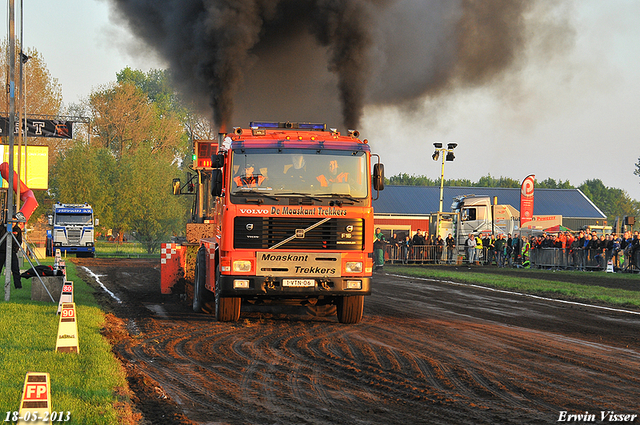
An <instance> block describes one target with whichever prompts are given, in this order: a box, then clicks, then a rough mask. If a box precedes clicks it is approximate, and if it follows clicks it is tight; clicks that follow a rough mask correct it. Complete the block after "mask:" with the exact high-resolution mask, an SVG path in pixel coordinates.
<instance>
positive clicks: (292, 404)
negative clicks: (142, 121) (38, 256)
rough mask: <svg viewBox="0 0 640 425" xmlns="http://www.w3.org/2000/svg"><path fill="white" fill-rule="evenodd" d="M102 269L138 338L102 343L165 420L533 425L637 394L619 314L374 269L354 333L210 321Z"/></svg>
mask: <svg viewBox="0 0 640 425" xmlns="http://www.w3.org/2000/svg"><path fill="white" fill-rule="evenodd" d="M88 267H90V268H91V269H92V270H93V268H92V267H91V266H88ZM114 267H116V266H115V265H111V266H109V265H107V264H104V263H102V264H100V265H98V266H96V267H95V270H94V272H96V273H99V274H102V275H105V276H106V278H103V283H104V284H105V285H107V286H108V287H110V288H111V289H112V290H117V293H119V294H123V302H124V303H126V304H127V309H128V310H129V311H125V310H126V309H124V310H123V309H121V310H118V311H119V312H120V314H121V316H123V320H129V321H132V322H133V323H135V325H136V326H134V327H135V328H137V329H138V330H139V332H140V334H139V335H138V336H135V335H132V336H131V337H130V338H129V339H127V340H126V341H121V342H119V343H115V348H114V349H115V350H116V352H118V353H119V356H120V358H122V359H123V361H124V363H125V364H126V365H129V366H131V365H133V367H134V368H135V369H136V371H137V372H138V373H140V374H142V375H145V376H148V377H150V378H151V379H152V380H153V381H155V382H157V385H158V386H159V387H161V388H162V390H163V392H164V393H165V394H167V395H168V396H169V398H170V399H171V400H173V401H174V402H176V403H178V405H177V408H178V409H180V410H181V412H182V413H183V414H184V416H185V417H186V418H188V421H191V422H188V421H183V422H179V421H178V422H175V423H207V422H220V423H233V424H235V423H238V424H239V423H251V424H272V423H281V424H304V423H313V424H335V423H380V424H382V423H384V424H402V425H405V424H406V423H434V424H449V423H459V424H476V423H480V424H482V423H487V424H489V423H518V424H520V423H531V424H534V423H535V424H537V423H556V422H557V418H558V412H559V411H560V410H570V411H575V412H584V411H586V410H588V411H597V410H606V409H609V410H616V411H629V412H630V413H636V412H634V411H633V409H637V400H638V399H640V373H639V372H638V371H639V370H640V351H639V348H640V343H638V344H637V345H634V346H631V347H625V344H628V342H629V341H635V340H636V339H634V338H635V337H634V336H633V334H630V332H634V331H637V329H638V327H637V322H636V321H637V319H628V318H627V317H625V316H624V315H621V314H617V313H606V314H605V315H603V314H602V313H597V314H595V313H591V312H589V311H586V309H579V308H572V307H565V306H557V305H551V306H549V305H546V304H545V303H544V302H541V301H539V300H536V301H529V300H522V299H517V298H514V297H510V296H509V295H506V294H486V293H483V291H481V290H479V289H471V288H470V289H468V290H466V289H461V288H459V287H456V288H450V287H448V286H447V285H445V284H438V283H437V282H433V283H431V282H430V283H424V282H404V281H402V280H400V279H397V278H393V277H388V276H384V275H380V276H376V279H375V285H374V288H375V290H374V294H373V295H372V296H371V297H368V298H367V301H366V302H365V317H364V319H363V321H362V322H361V323H360V324H358V325H347V326H345V325H342V324H339V323H337V320H335V318H334V317H329V318H318V317H308V316H303V315H296V314H282V313H277V314H276V313H271V312H256V311H253V310H252V311H249V312H247V311H243V316H242V318H241V321H240V322H237V323H218V322H216V321H215V320H213V319H212V318H211V317H207V316H203V315H196V314H194V313H192V312H190V311H189V306H188V305H185V304H184V303H182V302H180V301H179V300H178V299H177V298H175V297H174V298H167V297H161V296H158V295H157V294H155V293H154V291H156V290H158V291H159V283H155V282H154V283H153V285H146V284H133V283H132V281H133V282H135V281H136V280H137V279H142V278H141V277H140V274H143V273H145V272H148V270H146V271H145V270H144V267H141V268H142V270H139V271H138V274H136V271H135V268H131V269H128V270H127V273H128V274H129V276H128V278H127V279H121V278H120V277H119V276H121V275H120V274H119V272H116V271H115V270H113V269H114ZM105 280H106V282H105ZM141 299H144V300H146V301H145V303H147V304H151V306H150V309H146V308H145V307H144V306H145V303H142V302H139V301H136V300H141ZM140 309H142V310H146V312H143V311H141V310H140ZM138 310H140V311H138ZM521 316H522V317H521ZM605 316H606V317H605ZM634 320H636V321H634ZM581 323H585V326H583V327H581V325H580V324H581ZM612 323H614V324H615V325H616V326H612ZM604 333H607V335H606V338H605V340H602V336H603V335H602V334H604ZM133 367H129V369H132V368H133ZM165 423H167V422H165Z"/></svg>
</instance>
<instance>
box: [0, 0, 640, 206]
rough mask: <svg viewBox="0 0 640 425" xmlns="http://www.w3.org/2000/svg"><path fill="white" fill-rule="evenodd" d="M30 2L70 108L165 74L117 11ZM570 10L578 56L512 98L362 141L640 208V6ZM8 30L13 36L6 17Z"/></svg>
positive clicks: (28, 9) (390, 117)
mask: <svg viewBox="0 0 640 425" xmlns="http://www.w3.org/2000/svg"><path fill="white" fill-rule="evenodd" d="M15 1H16V11H17V14H16V19H19V8H20V0H15ZM4 3H5V5H6V4H7V3H6V2H4ZM24 3H25V6H24V43H25V46H26V47H32V48H35V49H37V50H38V51H39V52H40V54H41V55H42V56H43V58H44V60H45V62H46V63H47V66H48V69H49V71H50V73H51V75H52V76H53V77H54V78H56V79H57V80H58V82H59V83H60V84H61V86H62V92H63V100H64V103H65V104H67V105H69V104H73V103H77V102H79V101H81V100H82V99H84V98H86V97H87V96H88V95H89V93H91V91H92V90H93V89H96V88H98V87H99V86H101V85H103V84H107V83H109V82H111V81H114V80H115V76H116V73H117V72H118V71H120V70H122V69H123V68H125V67H126V66H130V67H132V68H135V69H140V70H143V71H148V70H149V69H153V68H163V67H164V66H165V65H164V64H163V62H162V61H161V60H160V59H159V58H158V57H157V56H155V55H154V54H153V52H151V51H150V50H149V49H148V48H145V46H143V45H142V44H141V43H140V42H139V41H137V40H136V39H135V38H134V37H133V36H132V35H131V34H130V33H129V31H128V30H127V29H126V27H125V26H124V25H122V23H120V22H117V19H115V18H114V15H113V14H112V13H111V12H110V7H109V4H108V3H107V2H106V1H103V0H100V1H98V0H64V1H50V0H24ZM567 4H568V7H571V8H572V11H571V14H570V15H571V22H570V24H571V25H572V27H573V28H574V30H575V39H574V43H573V46H570V48H568V49H567V50H566V52H565V53H564V54H563V55H560V56H556V57H554V58H552V59H551V60H549V61H546V62H540V61H536V60H531V61H528V62H527V65H526V66H525V67H524V68H523V69H522V71H521V72H520V74H519V75H518V76H517V77H514V78H515V79H514V80H513V81H507V82H505V83H504V84H502V86H501V89H500V90H496V88H495V87H491V88H489V87H479V88H475V89H466V90H458V91H456V92H455V93H453V94H451V95H449V96H446V97H444V98H438V99H436V100H433V99H431V100H430V99H425V100H424V102H423V103H422V105H421V106H422V107H420V108H417V109H413V110H411V111H407V110H406V109H399V108H397V107H367V108H366V109H365V116H364V118H363V120H362V126H361V128H360V129H359V131H360V133H361V135H362V137H366V138H367V139H368V140H369V141H370V144H371V148H372V151H374V152H376V153H378V154H380V156H381V160H382V162H383V163H384V164H385V172H386V175H387V177H390V176H392V175H396V174H398V173H408V174H415V175H426V176H428V177H430V178H432V179H439V178H440V166H441V164H440V162H434V161H433V160H432V159H431V154H432V153H433V143H434V142H442V143H445V144H446V143H448V142H455V143H457V144H458V147H457V148H456V149H455V160H454V161H453V162H446V164H445V179H470V180H471V181H477V180H478V179H480V178H481V177H483V176H486V175H487V174H490V175H491V176H493V177H496V178H499V177H509V178H512V179H516V180H519V181H521V180H523V179H524V178H525V177H526V176H527V175H529V174H535V175H536V178H537V179H538V180H545V179H547V178H552V179H555V180H556V181H567V180H568V181H570V182H571V184H573V185H574V186H578V185H580V184H581V183H583V182H584V181H585V180H588V179H600V180H602V182H603V183H604V185H605V186H607V187H614V188H620V189H623V190H625V191H626V192H627V193H628V194H629V196H630V197H631V198H633V199H636V200H640V177H639V176H636V175H634V174H633V172H634V170H635V169H636V167H635V164H636V163H637V162H638V161H639V157H640V143H639V142H640V54H639V53H638V52H640V26H639V25H637V18H638V17H640V2H638V1H636V0H611V1H606V2H603V1H601V0H579V1H575V2H570V1H567ZM6 10H7V9H6V6H5V16H7V12H6ZM0 31H3V34H7V19H6V18H5V20H4V22H3V23H2V27H1V28H0ZM18 31H19V30H18ZM18 35H19V34H18ZM258 119H260V118H259V117H258ZM282 120H283V121H285V120H287V118H286V117H283V118H282ZM327 124H328V126H329V127H332V126H336V125H332V123H327Z"/></svg>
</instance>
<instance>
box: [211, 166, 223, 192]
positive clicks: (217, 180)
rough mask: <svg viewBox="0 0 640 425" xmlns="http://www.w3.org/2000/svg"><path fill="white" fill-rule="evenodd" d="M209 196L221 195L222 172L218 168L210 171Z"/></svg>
mask: <svg viewBox="0 0 640 425" xmlns="http://www.w3.org/2000/svg"><path fill="white" fill-rule="evenodd" d="M211 195H213V196H220V195H222V170H220V169H219V168H214V169H213V170H211Z"/></svg>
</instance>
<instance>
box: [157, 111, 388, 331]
mask: <svg viewBox="0 0 640 425" xmlns="http://www.w3.org/2000/svg"><path fill="white" fill-rule="evenodd" d="M194 152H195V154H194V165H193V170H194V171H195V173H196V174H194V175H192V177H191V178H190V180H189V181H188V182H187V183H186V184H184V185H182V184H181V182H180V181H179V180H178V179H175V180H174V193H175V194H184V193H185V192H187V193H189V192H190V193H193V194H195V201H194V207H193V209H192V222H191V223H188V224H187V232H186V236H187V238H186V239H187V242H186V243H183V244H163V246H162V255H161V273H162V277H161V287H162V292H163V293H167V294H170V293H175V292H179V291H182V290H184V291H185V292H186V294H187V296H188V297H189V298H192V300H193V308H194V310H196V311H201V310H205V311H207V312H209V313H213V314H215V317H216V319H217V320H219V321H237V320H238V319H239V318H240V310H241V304H242V303H243V302H245V303H250V304H258V305H259V304H267V303H285V304H300V305H306V306H311V307H318V308H324V309H327V308H330V306H335V307H336V308H335V310H336V311H337V316H338V320H339V321H340V322H341V323H358V322H359V321H360V320H361V319H362V314H363V308H364V297H365V295H369V294H370V293H371V275H372V271H373V255H372V254H373V253H372V251H373V239H374V233H373V232H374V229H373V207H372V204H371V201H372V193H373V192H375V193H376V196H377V193H378V191H379V190H382V189H383V188H384V166H383V165H382V164H380V162H379V157H378V156H377V155H375V154H374V155H373V156H375V157H377V158H378V159H377V161H376V163H375V164H372V163H371V156H372V154H371V151H370V148H369V145H368V144H367V140H366V139H364V140H362V139H360V138H359V133H358V132H357V131H352V130H350V131H348V134H347V135H341V134H340V133H339V132H337V131H336V130H334V129H330V130H327V128H326V125H325V124H316V123H290V122H286V123H283V122H251V123H250V127H249V128H234V130H233V132H232V133H229V134H220V135H219V138H218V140H217V141H211V140H197V141H195V142H194ZM372 165H373V166H372ZM371 170H373V173H372V172H371ZM180 282H183V283H184V286H183V285H181V284H179V283H180ZM183 288H184V289H183ZM323 306H326V307H323Z"/></svg>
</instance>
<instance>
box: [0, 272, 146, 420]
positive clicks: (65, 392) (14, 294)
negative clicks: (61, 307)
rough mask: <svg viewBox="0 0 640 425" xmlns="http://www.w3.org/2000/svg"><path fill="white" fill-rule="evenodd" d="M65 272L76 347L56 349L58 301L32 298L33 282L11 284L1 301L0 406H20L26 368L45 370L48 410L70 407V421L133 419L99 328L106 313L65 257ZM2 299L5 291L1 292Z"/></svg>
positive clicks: (116, 366)
mask: <svg viewBox="0 0 640 425" xmlns="http://www.w3.org/2000/svg"><path fill="white" fill-rule="evenodd" d="M67 264H68V266H67V278H68V280H71V281H73V282H74V301H75V303H76V310H77V317H78V341H79V345H80V353H79V354H73V353H58V352H55V345H56V337H57V333H58V323H59V322H58V321H59V316H58V315H57V314H56V313H57V309H58V305H57V304H54V303H51V302H49V303H46V302H40V301H31V285H39V284H40V282H39V281H38V280H37V278H32V279H23V280H22V286H23V288H22V289H20V290H17V289H14V288H13V284H12V286H11V300H10V301H0V341H1V343H0V412H2V413H3V416H2V418H1V419H4V414H6V412H11V411H17V410H19V406H20V400H21V397H22V386H23V384H24V379H25V375H26V374H27V372H48V373H49V374H50V379H51V399H52V401H51V404H52V411H57V412H59V411H64V412H67V411H68V412H70V414H71V421H70V422H68V423H74V424H105V425H111V424H115V423H135V418H134V417H135V415H134V414H133V413H132V412H131V411H130V408H129V406H130V404H129V396H130V394H129V391H128V390H127V388H128V387H127V384H126V377H125V373H124V371H123V369H122V366H121V365H120V363H119V362H118V361H117V360H116V358H115V357H114V356H113V353H112V352H111V347H110V345H109V344H108V342H107V341H106V340H105V339H104V338H103V337H102V335H101V334H100V330H101V328H102V326H103V324H104V320H105V319H104V313H103V312H102V310H101V309H100V308H99V307H98V304H97V303H96V301H95V298H94V296H93V290H92V289H91V287H89V286H88V285H87V284H86V283H85V282H84V281H82V280H80V279H79V278H78V276H77V275H76V270H75V266H74V265H73V264H72V263H71V262H70V261H67ZM2 299H3V300H4V292H3V298H2Z"/></svg>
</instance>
